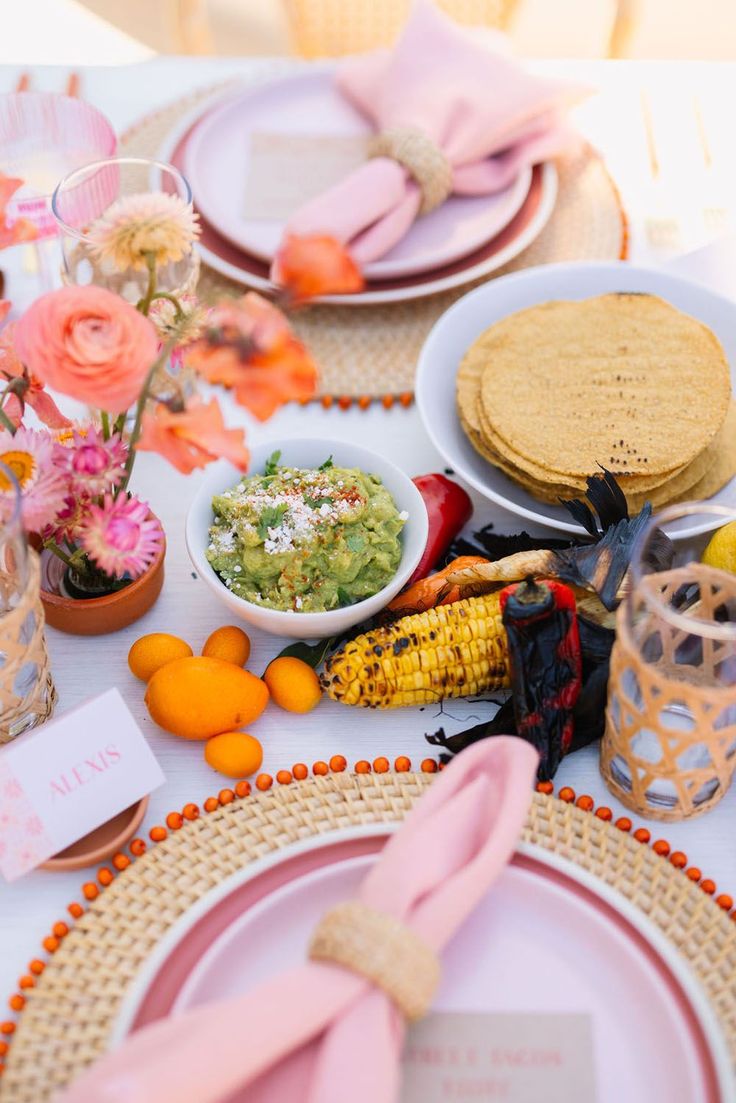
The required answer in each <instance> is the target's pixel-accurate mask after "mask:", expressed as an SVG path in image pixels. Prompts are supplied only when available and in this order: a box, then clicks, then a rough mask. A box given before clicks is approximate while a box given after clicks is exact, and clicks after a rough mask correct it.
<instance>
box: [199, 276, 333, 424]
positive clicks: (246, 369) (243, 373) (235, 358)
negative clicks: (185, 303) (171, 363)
mask: <svg viewBox="0 0 736 1103" xmlns="http://www.w3.org/2000/svg"><path fill="white" fill-rule="evenodd" d="M185 363H186V364H187V365H188V366H189V367H192V368H194V370H195V371H197V372H199V373H200V375H202V376H203V377H204V378H205V379H206V380H207V381H208V382H210V383H219V384H221V385H223V386H225V387H231V388H232V389H233V391H234V393H235V398H236V400H237V401H238V402H239V403H240V405H241V406H245V407H246V409H248V410H250V411H251V413H252V414H254V415H255V416H256V417H257V418H259V419H260V420H261V421H265V420H266V419H267V418H269V417H271V415H272V414H273V413H274V412H275V411H276V410H277V409H278V408H279V406H283V405H284V403H285V402H292V401H306V400H307V399H309V398H312V397H313V395H314V392H315V390H316V388H317V369H316V367H315V364H314V362H313V360H312V359H311V357H310V356H309V353H308V352H307V350H306V349H305V347H304V345H303V344H302V343H301V341H300V340H298V338H297V337H296V336H295V335H294V333H293V331H292V329H291V327H290V326H289V323H288V322H287V320H286V317H285V315H284V314H283V313H282V312H281V311H280V310H278V309H277V308H276V307H275V306H273V304H272V303H269V302H268V301H267V300H266V299H264V298H263V297H262V296H261V295H257V294H256V293H255V292H253V291H250V292H248V294H247V295H244V296H243V297H242V298H241V299H225V300H223V301H222V302H220V303H219V304H218V305H217V306H216V307H214V309H213V310H212V311H211V313H210V316H209V319H208V325H207V330H206V331H205V333H204V335H203V336H202V338H201V339H200V340H199V341H195V343H194V344H193V345H191V346H190V348H189V349H187V350H186V352H185Z"/></svg>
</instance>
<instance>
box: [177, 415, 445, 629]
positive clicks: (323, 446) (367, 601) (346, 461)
mask: <svg viewBox="0 0 736 1103" xmlns="http://www.w3.org/2000/svg"><path fill="white" fill-rule="evenodd" d="M278 450H280V451H281V452H282V455H283V460H284V462H285V463H287V464H289V463H296V464H297V465H298V464H300V463H301V462H303V461H299V460H298V459H297V458H296V456H293V457H292V456H290V453H296V454H298V452H299V451H300V450H303V451H307V452H308V451H310V450H317V451H318V452H319V454H322V455H323V457H324V459H326V458H327V457H328V456H329V455H330V454H332V455H334V456H335V464H336V466H345V467H360V469H361V470H363V471H365V472H368V473H369V474H373V473H375V474H376V475H377V476H378V477H379V478H381V480H382V482H383V483H384V485H387V479H388V480H389V481H390V482H392V483H393V484H394V485H393V486H392V487H387V488H388V489H389V491H390V493H391V494H392V496H393V497H394V500H395V501H396V506H397V508H398V509H399V510H402V509H406V510H407V511H408V513H409V518H408V520H407V523H406V526H405V527H404V529H403V530H402V533H401V537H400V539H401V542H402V557H401V561H400V563H399V566H398V568H397V570H396V573H395V574H394V576H393V578H392V579H391V580H390V581H389V582H388V583H387V584H386V585H385V586H383V587H382V588H381V589H380V590H378V591H376V593H375V594H372V595H370V596H369V597H366V598H363V599H361V600H360V601H357V602H355V603H354V604H352V605H346V606H341V607H340V608H338V609H330V610H326V611H324V612H298V611H294V612H289V611H286V610H282V609H272V608H270V607H269V606H265V605H258V604H256V603H255V602H249V601H246V600H245V599H244V598H241V597H238V596H237V595H236V594H233V593H232V592H231V591H229V590H228V589H227V587H226V586H225V584H224V583H223V582H222V580H221V578H220V576H219V575H218V574H217V572H216V571H215V570H214V568H213V567H212V566H211V565H210V563H209V562H208V560H207V558H206V556H205V554H204V551H205V549H204V546H203V541H202V530H201V526H202V514H203V513H204V511H205V509H208V510H209V515H210V523H211V517H212V514H211V499H212V496H213V494H216V493H218V492H219V491H220V490H221V489H225V488H226V487H229V486H234V485H236V483H237V482H238V480H239V479H240V478H242V477H243V476H242V475H239V474H238V472H237V471H236V470H235V469H234V468H232V467H231V466H230V465H227V464H224V463H222V464H217V465H215V466H213V467H212V468H211V469H210V472H209V473H208V475H207V476H205V479H204V481H203V483H202V485H201V486H200V488H199V490H198V491H197V494H196V495H195V498H194V500H193V502H192V504H191V506H190V509H189V512H188V515H187V521H186V542H187V547H188V549H189V554H190V557H191V558H192V561H193V563H194V565H195V566H196V568H197V570H198V571H199V572H200V574H201V575H202V577H203V578H204V580H205V581H206V582H207V583H208V584H209V585H210V587H211V588H214V587H216V588H217V589H219V590H222V591H224V593H223V594H222V596H223V598H224V599H225V600H228V601H229V602H230V603H231V605H234V604H237V606H238V607H239V608H241V609H242V610H243V616H244V618H245V619H248V617H247V612H246V611H248V610H250V611H252V613H253V614H256V613H257V614H258V615H259V618H261V619H267V620H269V621H270V622H271V623H272V624H274V625H276V624H278V623H280V624H281V626H282V627H284V626H285V625H286V623H287V620H288V624H289V629H291V627H292V626H295V625H296V624H297V623H298V625H299V626H300V635H301V636H302V637H304V638H310V632H316V633H317V634H319V633H320V632H321V631H322V629H323V628H324V626H325V624H326V623H327V619H328V618H330V619H335V618H336V617H337V616H340V615H344V616H343V619H344V617H348V618H349V619H350V622H351V624H358V623H360V622H361V621H362V620H367V619H368V618H369V617H370V616H371V615H373V613H375V612H377V611H378V609H380V608H382V607H383V606H385V605H386V604H388V602H389V601H390V600H391V598H392V597H394V596H395V594H396V593H398V591H399V590H400V589H401V587H402V586H403V585H405V583H406V582H408V580H409V578H410V577H411V575H412V573H413V571H414V570H415V568H416V566H417V564H418V562H419V559H420V558H421V555H422V553H423V551H424V548H425V546H426V542H427V535H428V527H429V525H428V518H427V511H426V507H425V505H424V501H423V499H422V496H421V494H420V493H419V491H418V490H417V488H416V487H415V486H414V484H413V482H412V481H411V477H410V476H409V475H407V474H406V473H405V472H404V471H402V470H401V469H400V468H399V467H397V466H396V465H395V464H393V463H391V462H390V461H389V460H387V459H385V458H384V457H383V456H380V455H378V454H377V453H375V452H372V451H370V450H369V449H367V448H364V447H363V446H362V445H357V444H353V443H351V442H349V441H339V440H330V439H323V438H320V437H298V438H297V437H294V438H289V439H288V440H286V441H278V440H276V441H264V442H261V443H260V444H258V445H256V446H255V447H254V448H253V449H252V459H251V466H250V468H249V471H248V474H254V473H258V471H259V470H262V468H263V464H264V463H265V460H266V459H267V457H268V456H269V455H271V454H272V453H273V452H274V451H278ZM341 453H343V455H341ZM309 466H312V463H309ZM396 484H400V485H401V486H402V492H401V493H398V492H397V489H396ZM407 534H409V535H410V537H411V539H410V540H407V539H406V535H407ZM384 595H385V596H384ZM284 618H287V620H285V619H284ZM345 627H346V626H343V629H342V630H344V628H345ZM328 634H329V635H332V634H333V633H331V632H330V633H328Z"/></svg>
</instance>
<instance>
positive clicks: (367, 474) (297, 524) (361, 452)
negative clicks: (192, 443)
mask: <svg viewBox="0 0 736 1103" xmlns="http://www.w3.org/2000/svg"><path fill="white" fill-rule="evenodd" d="M427 534H428V520H427V511H426V508H425V506H424V502H423V501H422V497H421V495H420V493H419V491H418V490H417V488H416V487H415V486H414V484H413V482H412V481H411V479H410V478H409V476H408V475H405V474H404V472H403V471H401V470H400V469H399V468H398V467H396V466H395V465H394V464H392V463H390V462H389V461H388V460H386V459H384V458H383V457H382V456H379V455H377V454H376V453H374V452H371V451H369V450H368V449H367V448H361V447H359V446H358V445H355V444H349V443H347V442H343V441H329V440H327V441H325V440H322V439H311V438H305V439H300V440H288V441H284V442H273V443H270V444H262V445H258V446H257V447H255V448H253V449H252V451H251V462H250V466H249V469H248V471H247V473H246V474H245V475H241V474H240V473H239V472H238V471H237V470H235V468H233V467H232V466H231V465H230V464H227V463H218V464H216V465H213V466H212V467H210V468H208V469H207V472H206V474H205V476H204V478H203V480H202V483H201V485H200V488H199V490H198V491H197V494H196V497H195V498H194V501H193V502H192V505H191V507H190V509H189V513H188V515H187V522H186V542H187V548H188V550H189V555H190V558H191V560H192V563H193V564H194V567H195V569H196V571H197V574H198V576H199V578H200V579H201V580H202V581H203V582H204V583H205V584H206V585H207V586H209V588H210V589H211V590H212V593H213V594H214V595H215V596H216V597H217V598H219V600H220V601H221V602H222V603H223V604H224V605H226V606H227V607H228V609H229V610H230V612H231V613H234V614H235V615H236V616H237V617H238V618H239V619H241V620H244V621H247V622H248V623H249V624H252V625H254V626H255V627H256V628H260V629H262V630H263V631H264V632H270V633H272V634H273V635H276V636H290V637H292V638H294V639H305V640H315V639H325V638H327V637H328V636H335V635H339V634H341V633H343V632H345V631H347V630H348V629H349V628H352V627H353V626H354V625H356V624H360V623H361V622H362V621H364V620H368V619H369V618H370V617H372V616H374V615H375V614H376V613H378V612H379V611H380V610H381V609H383V607H384V606H385V605H387V604H388V602H389V601H391V599H392V598H394V597H395V596H396V594H398V592H399V590H401V589H402V587H403V586H405V585H406V583H407V582H408V581H409V579H410V578H411V576H412V574H413V573H414V570H415V569H416V567H417V564H418V563H419V560H420V558H421V555H422V552H423V551H424V548H425V545H426V543H427Z"/></svg>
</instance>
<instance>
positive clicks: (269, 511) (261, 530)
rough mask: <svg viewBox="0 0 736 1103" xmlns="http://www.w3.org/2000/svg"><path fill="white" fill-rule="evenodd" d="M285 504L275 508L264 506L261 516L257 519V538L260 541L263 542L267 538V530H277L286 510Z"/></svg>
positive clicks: (282, 503)
mask: <svg viewBox="0 0 736 1103" xmlns="http://www.w3.org/2000/svg"><path fill="white" fill-rule="evenodd" d="M288 508H289V507H288V505H287V503H286V502H281V503H280V505H277V506H266V508H265V509H264V511H263V513H262V514H261V516H260V517H259V518H258V537H259V539H261V540H265V539H266V537H267V536H268V530H269V529H275V528H278V527H279V525H280V523H281V520H282V518H283V516H284V514H285V513H286V511H287V509H288Z"/></svg>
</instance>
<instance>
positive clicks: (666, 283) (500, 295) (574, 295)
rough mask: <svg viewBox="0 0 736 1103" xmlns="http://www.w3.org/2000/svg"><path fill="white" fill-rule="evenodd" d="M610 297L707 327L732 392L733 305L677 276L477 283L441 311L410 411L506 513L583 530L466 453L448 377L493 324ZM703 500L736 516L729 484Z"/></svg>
mask: <svg viewBox="0 0 736 1103" xmlns="http://www.w3.org/2000/svg"><path fill="white" fill-rule="evenodd" d="M612 291H642V292H648V293H650V294H652V295H659V296H661V297H662V298H663V299H666V300H667V302H669V303H671V304H672V305H673V306H675V307H677V309H678V310H682V311H684V312H685V313H686V314H690V315H692V317H694V318H697V319H698V320H699V321H701V322H704V323H705V324H706V325H707V326H710V328H711V329H712V330H713V332H714V333H715V334H716V336H717V337H718V339H719V340H720V342H721V344H722V345H723V348H724V350H725V353H726V356H727V358H728V362H729V364H730V366H731V386H732V389H733V391H734V392H735V393H736V303H733V302H731V301H730V300H729V299H725V298H723V297H722V296H720V295H716V294H714V292H712V291H709V290H708V289H707V288H705V287H701V286H699V285H698V284H695V283H690V282H689V281H688V280H684V279H682V278H680V277H679V276H671V275H669V274H668V273H666V272H658V271H655V270H654V269H649V268H638V267H636V266H634V265H631V264H628V263H623V262H618V263H617V262H606V263H598V262H593V263H586V262H580V263H563V264H545V265H542V266H540V267H538V268H527V269H524V271H521V272H514V273H512V274H511V275H508V276H501V277H499V278H498V279H495V280H493V281H491V282H489V283H486V284H483V286H482V287H478V288H476V289H475V290H474V291H470V292H468V294H467V295H464V296H463V298H462V299H459V300H458V301H457V302H456V303H454V304H453V305H452V306H451V307H450V308H449V309H448V310H446V311H445V313H444V314H443V315H442V316H441V317H440V318H439V319H438V321H437V322H436V323H435V325H434V326H433V328H432V330H431V331H430V333H429V336H428V337H427V340H426V341H425V343H424V346H423V347H422V351H421V353H420V356H419V363H418V367H417V377H416V400H417V407H418V409H419V413H420V416H421V418H422V421H423V422H424V427H425V428H426V430H427V432H428V434H429V436H430V437H431V439H432V442H433V444H434V445H435V447H436V448H437V450H438V451H439V452H440V453H441V454H442V456H443V457H444V459H445V460H446V461H447V463H448V464H449V466H450V467H452V468H453V469H454V470H455V471H456V472H457V474H458V475H461V476H462V477H463V478H464V479H465V480H466V481H467V482H468V483H470V485H471V486H473V487H475V489H476V490H477V491H479V493H480V494H482V495H484V497H486V498H488V499H490V500H491V501H492V502H495V503H496V504H497V505H500V506H503V507H504V509H507V510H508V511H509V512H510V513H514V514H516V515H517V516H518V517H522V518H524V520H526V521H534V522H536V523H537V524H540V525H545V526H547V527H548V528H553V529H558V530H559V531H562V532H572V533H581V532H583V529H582V528H581V527H580V526H579V525H576V524H575V523H574V522H573V521H572V520H571V519H570V515H569V513H568V512H567V510H566V509H564V507H563V506H555V505H551V504H548V503H546V502H540V501H538V499H536V498H534V497H533V496H532V495H531V494H529V493H528V492H527V491H526V490H524V488H523V487H522V486H520V485H519V484H518V483H515V482H514V481H513V479H510V478H509V477H508V476H507V475H505V474H504V473H503V472H502V471H500V470H499V469H498V468H497V467H494V466H493V464H491V463H489V462H488V461H487V460H485V459H484V458H483V457H482V456H481V455H480V454H479V453H478V452H476V450H475V449H474V448H473V446H472V444H471V443H470V441H469V440H468V438H467V436H466V435H465V433H464V431H463V428H462V425H461V424H460V419H459V417H458V414H457V406H456V400H455V376H456V373H457V369H458V366H459V364H460V361H461V359H462V357H463V355H464V354H465V352H466V351H467V349H468V348H469V346H470V345H471V344H472V343H473V342H474V341H475V340H476V339H477V338H478V337H479V336H480V335H481V333H483V331H484V330H486V329H488V327H489V326H491V325H493V324H494V322H498V321H500V320H501V319H502V318H506V317H507V316H508V315H509V314H514V313H515V312H516V311H518V310H523V309H525V308H526V307H530V306H536V305H537V304H539V303H545V302H549V301H551V300H555V299H588V298H591V297H593V296H595V295H603V294H606V293H608V292H612ZM520 401H523V398H520ZM686 401H687V396H686V395H683V402H686ZM708 501H709V502H712V503H715V504H718V505H721V506H724V507H727V508H734V509H736V479H731V481H730V482H729V483H728V484H727V485H726V486H724V487H723V488H722V489H721V490H720V491H719V492H718V493H717V494H715V495H713V497H711V498H709V499H708ZM722 524H723V518H722V517H713V516H710V517H705V515H704V516H703V519H702V520H700V519H696V520H683V521H677V522H675V523H674V524H673V525H670V526H667V532H668V534H669V535H670V536H671V537H673V538H674V539H682V540H685V539H689V538H691V537H693V536H697V535H698V534H700V533H704V532H710V531H711V530H713V529H715V528H718V527H719V526H720V525H722Z"/></svg>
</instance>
